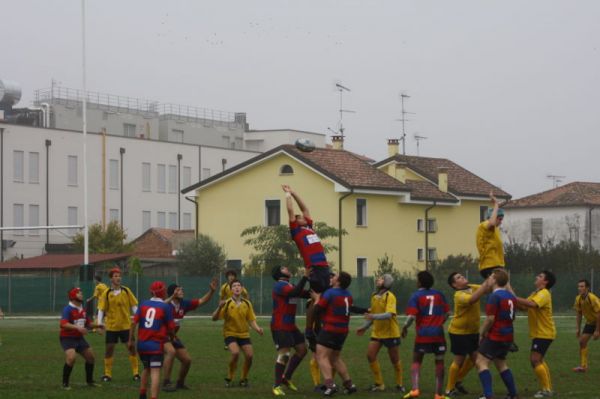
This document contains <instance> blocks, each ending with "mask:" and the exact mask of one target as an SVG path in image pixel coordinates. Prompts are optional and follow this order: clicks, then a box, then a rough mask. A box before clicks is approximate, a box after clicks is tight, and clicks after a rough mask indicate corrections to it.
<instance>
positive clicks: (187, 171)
mask: <svg viewBox="0 0 600 399" xmlns="http://www.w3.org/2000/svg"><path fill="white" fill-rule="evenodd" d="M181 177H182V180H183V183H182V184H183V187H189V186H191V185H192V168H191V167H189V166H184V167H183V176H181Z"/></svg>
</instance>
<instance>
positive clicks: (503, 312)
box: [485, 288, 517, 342]
mask: <svg viewBox="0 0 600 399" xmlns="http://www.w3.org/2000/svg"><path fill="white" fill-rule="evenodd" d="M516 308H517V298H515V296H514V295H513V294H511V293H510V292H508V291H507V290H505V289H502V288H500V289H496V290H495V291H494V292H493V293H492V294H491V295H490V296H489V297H488V301H487V304H486V305H485V314H486V315H488V316H494V317H495V318H494V324H492V327H491V328H490V330H489V332H488V338H489V339H491V340H492V341H502V342H512V341H513V321H514V320H515V310H516Z"/></svg>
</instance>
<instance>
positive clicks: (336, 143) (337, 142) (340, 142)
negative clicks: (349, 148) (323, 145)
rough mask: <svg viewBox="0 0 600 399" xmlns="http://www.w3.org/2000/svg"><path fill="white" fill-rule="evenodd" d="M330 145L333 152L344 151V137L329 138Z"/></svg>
mask: <svg viewBox="0 0 600 399" xmlns="http://www.w3.org/2000/svg"><path fill="white" fill-rule="evenodd" d="M331 144H332V145H333V149H334V150H343V149H344V136H331Z"/></svg>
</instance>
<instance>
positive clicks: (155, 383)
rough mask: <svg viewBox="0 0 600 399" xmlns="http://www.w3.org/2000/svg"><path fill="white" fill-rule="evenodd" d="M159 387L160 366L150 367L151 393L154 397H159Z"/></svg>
mask: <svg viewBox="0 0 600 399" xmlns="http://www.w3.org/2000/svg"><path fill="white" fill-rule="evenodd" d="M144 371H145V370H144ZM159 389H160V367H154V368H151V369H150V395H151V397H152V398H158V391H159Z"/></svg>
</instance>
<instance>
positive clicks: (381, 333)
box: [371, 291, 400, 339]
mask: <svg viewBox="0 0 600 399" xmlns="http://www.w3.org/2000/svg"><path fill="white" fill-rule="evenodd" d="M371 313H373V314H377V313H391V314H392V317H391V318H390V319H387V320H373V331H371V338H377V339H386V338H400V327H398V320H396V296H395V295H394V294H393V293H392V292H390V291H386V292H385V293H383V295H377V294H373V295H371Z"/></svg>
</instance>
